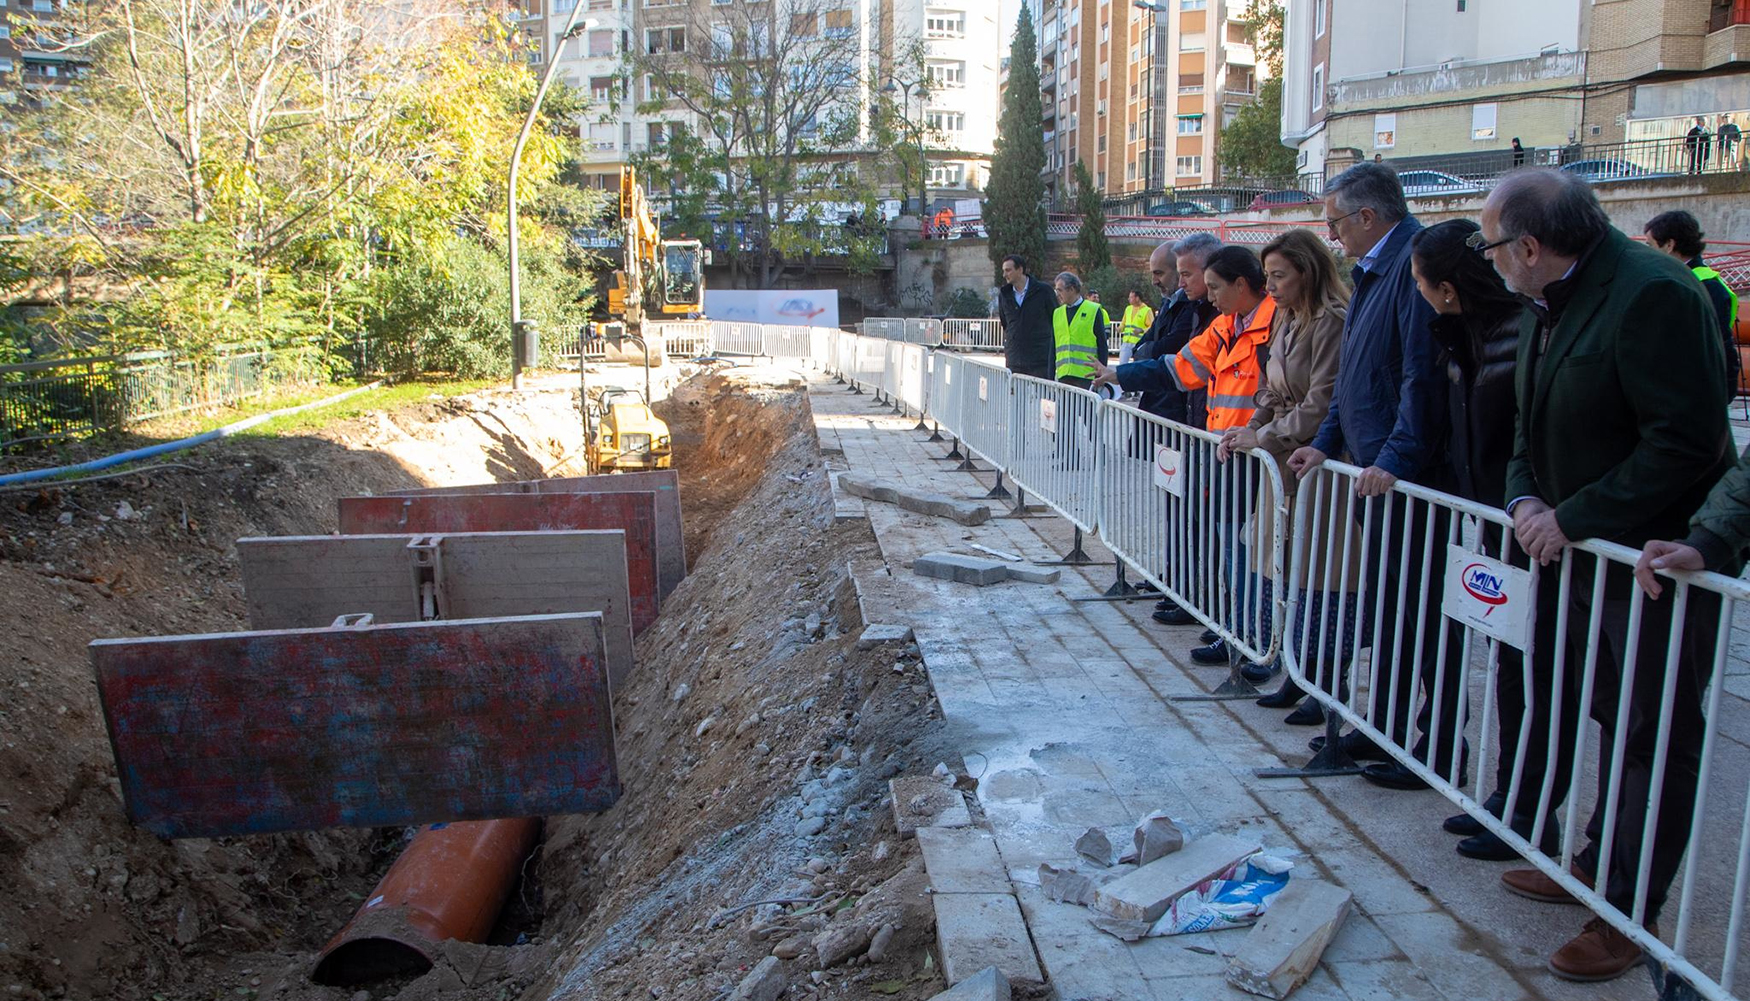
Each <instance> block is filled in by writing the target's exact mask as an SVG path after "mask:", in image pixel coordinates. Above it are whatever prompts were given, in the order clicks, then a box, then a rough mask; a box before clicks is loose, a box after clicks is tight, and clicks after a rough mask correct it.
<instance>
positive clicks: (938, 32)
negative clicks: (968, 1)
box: [924, 10, 966, 38]
mask: <svg viewBox="0 0 1750 1001" xmlns="http://www.w3.org/2000/svg"><path fill="white" fill-rule="evenodd" d="M965 34H966V12H965V11H958V10H932V11H928V12H926V13H925V14H924V37H926V38H960V37H962V36H963V35H965Z"/></svg>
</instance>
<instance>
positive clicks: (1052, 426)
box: [1039, 400, 1057, 434]
mask: <svg viewBox="0 0 1750 1001" xmlns="http://www.w3.org/2000/svg"><path fill="white" fill-rule="evenodd" d="M1039 430H1041V431H1044V432H1045V433H1046V434H1056V433H1057V401H1056V400H1040V401H1039Z"/></svg>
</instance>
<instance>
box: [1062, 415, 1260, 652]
mask: <svg viewBox="0 0 1750 1001" xmlns="http://www.w3.org/2000/svg"><path fill="white" fill-rule="evenodd" d="M1098 421H1099V426H1098V428H1097V430H1096V432H1095V436H1094V437H1095V440H1096V442H1097V447H1098V449H1099V455H1100V461H1099V463H1098V469H1099V481H1098V484H1097V488H1096V495H1097V497H1098V502H1099V518H1098V527H1099V533H1100V541H1101V542H1103V543H1104V544H1105V545H1106V548H1108V549H1110V550H1112V552H1113V553H1114V554H1115V555H1117V557H1118V558H1119V559H1121V560H1123V561H1125V562H1126V563H1128V564H1129V565H1130V566H1132V567H1135V568H1136V569H1137V571H1139V572H1140V573H1141V574H1142V575H1143V577H1144V578H1146V579H1147V580H1148V581H1149V582H1150V583H1152V584H1154V585H1155V586H1156V587H1158V588H1160V589H1161V591H1162V592H1163V593H1164V594H1166V595H1167V596H1168V597H1169V598H1171V599H1173V600H1174V601H1176V602H1178V603H1179V604H1180V605H1181V606H1183V607H1184V608H1186V609H1188V610H1189V611H1191V613H1192V614H1193V615H1195V616H1197V618H1198V619H1199V620H1201V621H1202V622H1203V624H1204V625H1205V626H1208V627H1209V628H1211V629H1213V630H1215V631H1216V632H1217V633H1218V634H1220V635H1221V637H1222V638H1223V639H1225V640H1227V641H1228V643H1229V644H1231V645H1232V646H1233V648H1234V649H1235V650H1236V651H1237V652H1238V653H1239V654H1240V655H1241V656H1243V657H1245V658H1246V659H1248V660H1251V661H1253V662H1255V663H1260V664H1263V663H1269V662H1270V661H1271V660H1272V659H1274V658H1275V656H1276V652H1277V638H1278V636H1279V634H1280V630H1278V629H1275V628H1273V626H1274V624H1275V622H1277V621H1279V620H1280V616H1279V615H1276V614H1274V608H1273V600H1272V599H1273V596H1274V595H1275V594H1277V593H1279V591H1280V589H1279V588H1275V587H1272V586H1271V582H1280V581H1282V580H1283V569H1284V560H1283V551H1284V545H1285V538H1284V537H1285V535H1286V527H1287V526H1286V513H1287V509H1286V505H1285V503H1284V501H1283V490H1282V478H1281V472H1280V470H1279V469H1278V467H1277V465H1276V462H1275V460H1273V459H1271V458H1270V457H1269V455H1268V454H1266V453H1263V452H1235V453H1233V454H1232V455H1230V456H1227V457H1226V459H1225V460H1220V459H1218V456H1217V449H1218V446H1219V445H1220V444H1221V436H1220V435H1218V434H1214V433H1211V432H1209V431H1202V430H1199V429H1197V428H1193V427H1189V426H1187V425H1184V424H1178V423H1175V422H1173V421H1168V420H1164V419H1162V418H1159V417H1156V416H1154V415H1153V414H1148V413H1144V412H1143V411H1141V410H1138V409H1136V408H1134V407H1131V406H1127V405H1124V404H1120V403H1114V402H1111V401H1104V402H1102V404H1101V406H1100V409H1099V414H1098Z"/></svg>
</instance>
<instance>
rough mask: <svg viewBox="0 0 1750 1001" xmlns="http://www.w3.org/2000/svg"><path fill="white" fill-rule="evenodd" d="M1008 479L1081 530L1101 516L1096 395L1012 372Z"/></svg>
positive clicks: (1098, 401) (1091, 530) (1092, 525)
mask: <svg viewBox="0 0 1750 1001" xmlns="http://www.w3.org/2000/svg"><path fill="white" fill-rule="evenodd" d="M1009 385H1010V388H1011V389H1012V390H1013V395H1012V396H1011V398H1010V411H1009V413H1010V417H1009V458H1008V471H1009V479H1011V480H1013V481H1014V482H1015V485H1016V486H1018V487H1020V488H1021V489H1023V490H1026V491H1027V492H1029V493H1031V494H1032V495H1033V496H1034V497H1035V498H1037V499H1038V500H1039V501H1041V502H1042V503H1045V504H1048V505H1050V506H1051V507H1052V509H1054V510H1055V511H1057V513H1059V514H1061V515H1063V516H1064V517H1065V518H1067V519H1069V521H1070V524H1072V525H1074V526H1076V527H1077V528H1079V529H1081V530H1082V531H1084V532H1090V533H1091V532H1093V531H1094V529H1095V526H1096V525H1098V523H1099V520H1100V511H1099V478H1098V475H1097V473H1096V468H1095V467H1096V463H1097V461H1098V458H1099V454H1098V452H1097V451H1096V450H1095V448H1094V434H1095V420H1094V416H1095V413H1096V412H1097V411H1098V410H1099V407H1100V398H1099V397H1098V396H1095V395H1094V394H1093V393H1090V392H1088V391H1087V390H1085V389H1077V388H1075V387H1074V386H1066V385H1064V384H1063V383H1061V382H1046V381H1045V380H1044V379H1035V378H1033V377H1032V376H1030V375H1011V376H1010V377H1009Z"/></svg>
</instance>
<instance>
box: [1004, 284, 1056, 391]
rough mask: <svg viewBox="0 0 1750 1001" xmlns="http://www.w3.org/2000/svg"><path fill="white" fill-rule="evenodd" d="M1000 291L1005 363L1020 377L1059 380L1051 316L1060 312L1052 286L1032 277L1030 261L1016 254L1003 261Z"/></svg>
mask: <svg viewBox="0 0 1750 1001" xmlns="http://www.w3.org/2000/svg"><path fill="white" fill-rule="evenodd" d="M999 289H1000V292H999V294H998V296H997V315H998V316H999V317H1000V318H1001V319H1002V321H1003V364H1004V365H1006V366H1007V367H1008V369H1009V371H1011V372H1014V373H1015V374H1017V375H1030V376H1033V377H1034V378H1035V379H1046V380H1052V379H1056V378H1057V344H1056V340H1055V336H1054V335H1053V333H1052V328H1051V323H1052V314H1054V313H1056V312H1057V305H1058V304H1057V295H1056V294H1055V293H1054V292H1052V290H1051V286H1050V285H1047V284H1045V283H1044V282H1042V281H1040V280H1039V279H1037V278H1035V277H1033V276H1032V275H1031V274H1029V273H1028V271H1027V262H1026V261H1025V260H1024V259H1022V258H1021V257H1018V256H1016V255H1014V254H1010V255H1009V256H1008V257H1005V258H1003V284H1002V285H1001V286H999Z"/></svg>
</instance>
